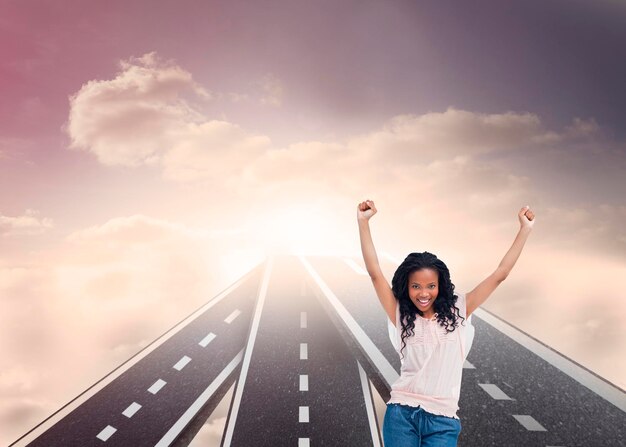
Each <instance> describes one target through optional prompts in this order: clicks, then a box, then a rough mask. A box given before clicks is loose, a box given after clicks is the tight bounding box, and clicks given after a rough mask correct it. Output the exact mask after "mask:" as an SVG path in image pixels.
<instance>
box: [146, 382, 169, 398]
mask: <svg viewBox="0 0 626 447" xmlns="http://www.w3.org/2000/svg"><path fill="white" fill-rule="evenodd" d="M166 383H167V382H166V381H165V380H161V379H159V380H157V381H156V382H154V383H153V384H152V386H151V387H150V388H148V391H150V392H151V393H152V394H156V393H158V392H159V390H160V389H161V388H163V387H164V386H165V384H166Z"/></svg>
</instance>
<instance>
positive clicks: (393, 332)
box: [386, 300, 400, 352]
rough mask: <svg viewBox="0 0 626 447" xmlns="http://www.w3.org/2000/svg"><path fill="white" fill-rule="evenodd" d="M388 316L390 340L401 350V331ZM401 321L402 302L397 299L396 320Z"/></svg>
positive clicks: (397, 349) (396, 348)
mask: <svg viewBox="0 0 626 447" xmlns="http://www.w3.org/2000/svg"><path fill="white" fill-rule="evenodd" d="M386 318H387V329H388V330H389V340H391V344H392V345H393V347H394V348H395V350H396V351H398V352H399V351H400V331H399V330H398V328H397V327H396V326H394V324H393V323H392V322H391V320H390V319H389V316H387V317H386ZM398 321H400V302H399V301H397V300H396V322H398Z"/></svg>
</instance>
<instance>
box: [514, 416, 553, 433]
mask: <svg viewBox="0 0 626 447" xmlns="http://www.w3.org/2000/svg"><path fill="white" fill-rule="evenodd" d="M513 417H514V418H515V419H517V422H519V423H520V424H522V425H523V426H524V428H525V429H526V430H530V431H548V430H546V429H545V428H544V427H543V425H541V424H540V423H539V422H537V421H536V420H535V418H534V417H532V416H529V415H527V414H514V415H513Z"/></svg>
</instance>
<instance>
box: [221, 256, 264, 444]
mask: <svg viewBox="0 0 626 447" xmlns="http://www.w3.org/2000/svg"><path fill="white" fill-rule="evenodd" d="M273 265H274V257H273V256H270V257H269V259H268V261H267V263H266V265H265V271H264V272H263V279H262V280H261V287H260V289H259V296H258V298H257V300H256V307H255V308H254V315H253V317H252V325H251V326H250V334H249V335H248V342H247V343H246V348H245V354H244V358H243V363H242V365H241V372H240V373H239V380H237V388H235V396H234V397H233V400H232V404H231V411H230V416H229V418H228V419H227V421H226V428H225V429H224V438H223V442H222V447H230V443H231V442H233V434H234V432H235V424H236V423H237V413H239V406H240V405H241V397H242V396H243V388H244V386H245V384H246V377H247V376H248V369H249V368H250V359H251V357H252V351H253V350H254V342H255V340H256V336H257V332H258V331H259V324H260V321H261V313H262V312H263V305H264V304H265V297H266V296H267V288H268V285H269V282H270V274H271V272H272V266H273Z"/></svg>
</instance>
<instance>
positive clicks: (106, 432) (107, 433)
mask: <svg viewBox="0 0 626 447" xmlns="http://www.w3.org/2000/svg"><path fill="white" fill-rule="evenodd" d="M116 431H117V428H113V427H111V426H110V425H107V426H106V427H104V428H103V429H102V431H101V432H100V433H98V434H97V435H96V438H98V439H100V440H102V441H106V440H107V439H109V438H110V437H111V435H112V434H113V433H115V432H116Z"/></svg>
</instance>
